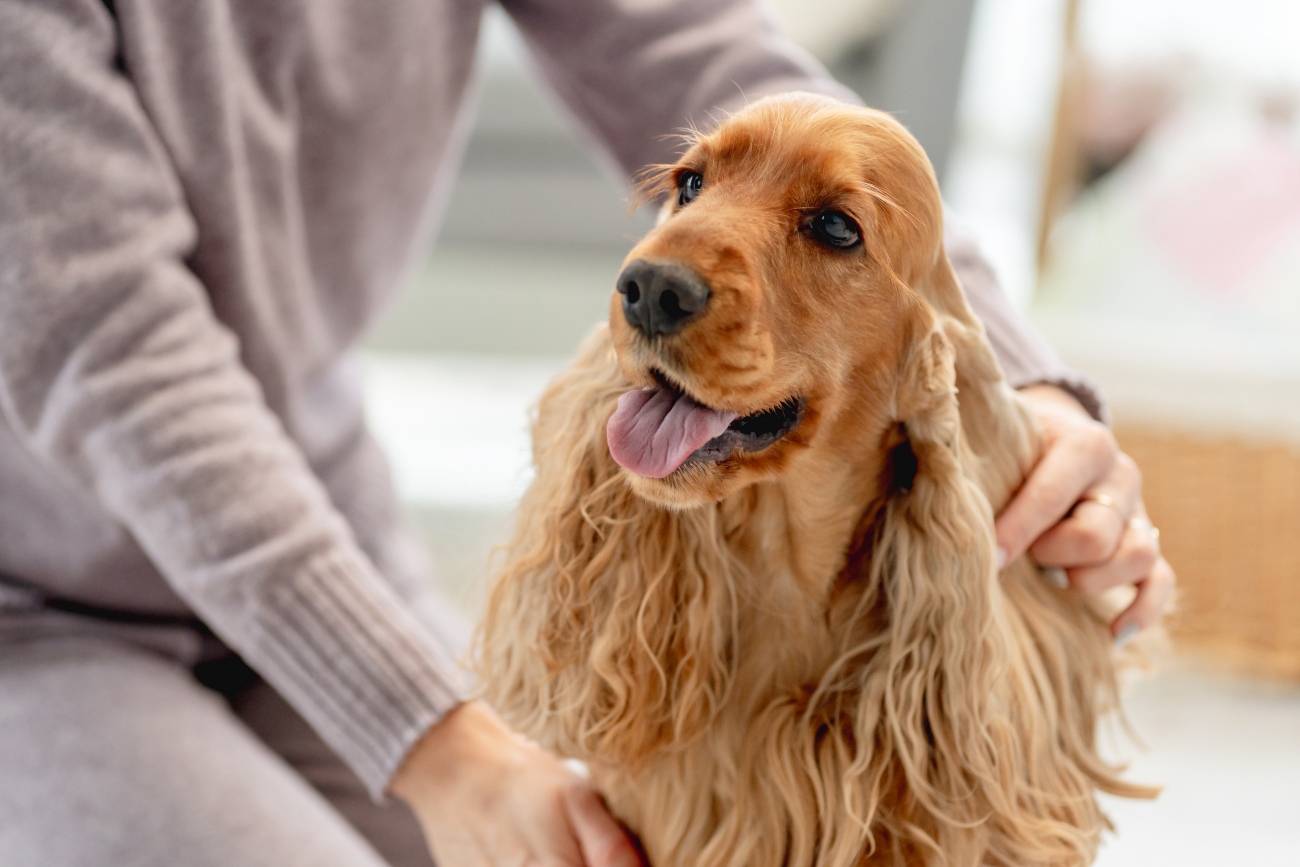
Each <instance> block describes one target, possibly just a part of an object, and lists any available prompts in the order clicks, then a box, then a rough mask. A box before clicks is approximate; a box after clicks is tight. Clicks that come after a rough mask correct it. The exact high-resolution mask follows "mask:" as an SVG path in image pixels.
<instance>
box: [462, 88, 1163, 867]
mask: <svg viewBox="0 0 1300 867" xmlns="http://www.w3.org/2000/svg"><path fill="white" fill-rule="evenodd" d="M685 170H693V171H699V172H701V173H702V174H703V175H704V177H705V186H704V190H703V192H702V193H701V194H700V196H699V198H698V199H697V200H696V201H694V202H692V203H690V204H689V205H686V206H685V207H677V206H676V205H675V204H674V205H672V206H671V207H670V208H669V211H668V213H667V214H666V218H665V219H663V220H662V221H661V224H660V225H659V226H658V227H657V228H656V229H655V230H654V231H653V232H651V233H650V234H649V235H648V236H647V237H646V238H645V239H644V240H643V241H641V242H640V243H639V244H638V245H637V246H636V248H635V249H633V251H632V252H631V253H630V254H629V256H628V259H629V261H630V260H632V259H635V258H658V259H671V260H676V261H680V262H684V263H687V264H688V265H689V266H690V267H692V268H693V269H694V270H695V271H696V272H697V273H699V274H700V275H702V276H703V278H704V279H705V280H706V281H707V282H708V284H709V285H710V286H711V288H712V292H713V295H712V299H711V301H710V304H709V308H708V311H707V313H706V315H704V316H703V317H702V318H700V319H699V320H698V321H696V322H693V323H692V324H691V325H689V326H688V327H687V328H686V329H685V330H683V331H682V332H681V333H680V334H679V335H677V336H673V337H660V338H656V339H655V340H654V341H653V342H651V341H649V340H646V339H644V338H642V337H641V336H640V334H639V333H638V332H634V331H633V329H631V328H630V327H629V326H628V324H627V323H626V322H625V321H624V317H623V316H622V314H621V312H620V310H619V301H618V296H617V295H615V296H614V301H613V305H612V308H611V324H610V327H609V328H601V329H600V330H599V331H598V332H596V333H595V334H593V335H592V337H591V338H589V339H588V340H587V342H586V343H585V345H584V346H583V348H582V350H581V351H580V353H579V356H578V358H577V359H576V361H575V362H574V363H573V365H572V366H571V367H570V368H569V369H568V370H567V371H566V372H564V373H562V374H561V375H560V376H559V377H558V378H557V379H556V380H555V381H554V382H553V383H552V384H551V386H550V387H549V389H548V390H547V392H546V394H545V396H544V397H543V398H542V401H541V404H540V408H539V413H538V417H537V420H536V423H535V426H534V431H533V437H534V455H535V461H536V466H537V478H536V481H535V482H534V483H533V485H532V487H531V489H530V490H529V491H528V493H527V494H526V496H525V497H524V500H523V503H522V505H521V507H520V514H519V519H518V526H517V529H516V531H515V536H514V539H513V541H512V543H511V544H510V546H509V549H508V560H507V562H506V564H505V567H504V570H503V571H502V572H501V574H500V576H499V578H498V579H497V583H496V585H495V587H494V589H493V591H492V595H491V598H490V601H489V606H488V614H487V618H486V621H485V623H484V626H483V628H482V632H481V636H480V666H481V671H482V674H483V675H484V678H485V683H486V684H487V697H488V699H489V700H490V701H491V703H492V704H493V705H494V706H495V707H496V708H497V709H498V710H499V711H500V712H501V713H502V714H503V715H504V716H505V718H506V719H507V720H508V721H509V722H510V723H511V724H513V725H514V726H516V727H517V728H518V729H519V730H520V731H522V732H523V733H525V734H527V735H528V736H530V737H532V738H535V739H536V740H538V741H539V742H541V743H542V744H543V745H545V746H546V747H548V748H550V749H552V750H555V751H556V752H558V753H560V754H561V755H565V756H572V757H575V758H578V759H581V760H583V761H585V762H587V763H588V765H589V766H590V768H591V771H592V774H593V779H594V780H595V781H596V783H597V784H598V785H599V787H600V788H601V790H602V791H603V792H604V793H605V795H606V797H607V798H608V801H609V804H610V807H611V809H612V810H613V811H614V813H615V815H617V816H618V817H619V818H620V819H622V820H623V821H624V822H626V823H627V825H628V826H629V827H630V828H631V829H632V830H633V831H634V832H635V833H637V834H638V835H639V836H640V839H641V841H642V843H643V845H644V847H645V850H646V852H647V854H648V856H649V858H650V861H651V863H652V864H653V865H655V867H687V865H707V867H780V865H790V867H810V865H818V867H847V865H857V864H946V865H956V867H966V865H970V867H974V865H985V864H988V865H1008V867H1010V865H1015V867H1026V865H1079V864H1086V863H1089V862H1091V861H1092V859H1093V857H1094V854H1095V851H1096V846H1097V841H1098V837H1099V834H1100V831H1101V830H1102V828H1103V826H1104V825H1105V818H1104V816H1103V815H1102V813H1101V811H1100V809H1099V808H1098V805H1097V803H1096V798H1095V792H1096V791H1097V790H1098V789H1100V790H1103V791H1107V792H1113V793H1118V794H1123V795H1130V796H1143V795H1147V794H1149V792H1148V791H1147V790H1144V789H1141V788H1139V787H1135V786H1132V785H1129V784H1127V783H1124V782H1122V781H1120V780H1119V779H1118V778H1117V776H1116V770H1115V769H1114V768H1112V767H1109V766H1107V765H1106V764H1105V763H1104V762H1103V761H1102V760H1101V759H1100V758H1099V757H1098V755H1097V753H1096V751H1095V747H1094V740H1095V738H1094V729H1095V725H1096V721H1097V720H1098V717H1099V716H1100V715H1101V714H1103V713H1104V712H1106V711H1107V710H1109V709H1111V708H1112V707H1113V706H1114V701H1115V675H1114V667H1113V663H1112V659H1111V642H1110V636H1109V634H1108V632H1107V629H1106V626H1105V624H1104V622H1103V621H1102V620H1101V619H1100V618H1099V617H1098V616H1096V615H1095V614H1094V613H1093V612H1092V611H1091V610H1090V609H1089V608H1088V607H1087V606H1086V605H1085V604H1083V603H1082V602H1081V601H1080V599H1079V598H1078V597H1077V596H1076V595H1075V594H1072V593H1070V592H1068V591H1060V590H1056V589H1054V588H1052V587H1051V586H1049V585H1048V584H1047V583H1046V582H1045V581H1043V580H1042V578H1041V577H1040V576H1039V575H1038V573H1037V571H1036V568H1035V567H1034V565H1033V564H1031V563H1030V562H1029V560H1027V559H1026V558H1021V559H1019V560H1017V561H1015V562H1013V563H1011V564H1009V565H1008V566H1007V567H1006V568H1005V569H1003V570H1002V572H1001V573H1000V574H999V572H998V570H997V569H996V566H995V563H994V557H995V555H994V543H993V536H992V525H993V515H994V513H995V512H996V511H997V510H998V509H999V508H1001V507H1002V506H1003V505H1004V504H1005V503H1006V501H1007V500H1008V498H1009V496H1010V494H1011V493H1012V492H1013V491H1014V490H1015V489H1016V487H1017V486H1018V485H1019V484H1020V482H1021V481H1022V479H1023V478H1024V476H1025V474H1026V472H1027V470H1028V468H1029V467H1030V466H1031V465H1032V464H1033V462H1034V460H1035V458H1036V454H1037V448H1038V441H1037V434H1036V431H1035V428H1034V425H1033V423H1032V422H1031V420H1030V418H1029V416H1028V415H1027V413H1026V411H1025V410H1024V408H1023V407H1022V406H1021V404H1020V403H1019V401H1018V399H1017V397H1016V395H1015V394H1014V392H1013V391H1011V390H1010V389H1009V388H1008V387H1007V385H1006V384H1005V383H1004V382H1003V380H1002V375H1001V373H1000V371H999V369H998V365H997V362H996V361H995V359H994V356H993V354H992V352H991V350H990V348H989V345H988V343H987V341H986V339H985V337H984V334H983V330H982V328H981V326H980V325H979V323H978V322H977V321H976V320H975V319H974V318H973V317H972V316H971V313H970V311H969V310H968V308H967V306H966V303H965V300H964V298H963V296H962V294H961V291H960V289H959V287H958V284H957V281H956V278H955V276H954V274H953V271H952V268H951V267H950V265H949V263H948V260H947V257H946V256H945V254H944V251H943V245H942V213H941V208H940V202H939V194H938V189H937V186H936V184H935V180H934V175H933V172H932V170H931V168H930V166H929V163H928V161H927V160H926V158H925V155H924V153H923V152H922V151H921V149H920V147H919V146H918V145H917V144H916V142H915V141H914V140H913V139H912V138H911V136H909V135H908V134H907V133H906V131H904V130H903V128H902V127H901V126H899V125H898V124H897V123H896V122H895V121H893V120H892V119H891V118H889V117H888V116H887V115H884V114H881V113H879V112H875V111H870V110H866V109H858V108H851V107H847V106H844V105H842V104H839V103H835V102H833V101H831V100H828V99H825V98H821V97H814V96H809V95H789V96H783V97H779V98H771V99H766V100H763V101H761V102H758V103H755V104H754V105H752V106H750V107H748V108H746V109H745V110H743V111H741V112H740V113H738V114H737V115H735V116H734V117H732V118H730V119H728V120H727V121H726V122H724V123H723V124H722V125H721V126H720V128H718V129H717V130H716V131H714V132H713V133H711V134H709V135H701V136H697V137H694V140H693V143H692V145H691V147H690V148H689V150H688V151H687V152H686V153H685V154H684V155H683V157H682V158H681V160H680V161H679V162H678V163H677V165H676V166H673V167H666V169H665V170H664V172H662V173H661V177H662V178H663V179H664V185H663V189H664V190H671V189H672V188H673V186H674V184H675V181H676V178H677V176H678V173H680V172H682V171H685ZM824 208H835V209H837V210H839V211H842V212H844V213H847V214H849V215H851V216H852V217H853V218H854V219H855V220H856V222H857V223H858V225H859V226H860V227H861V230H862V231H861V234H862V240H863V244H862V246H861V247H860V248H858V249H857V250H856V251H851V250H836V249H830V248H827V247H825V246H823V245H820V244H818V243H816V242H815V241H814V240H811V239H810V238H809V237H808V236H807V232H806V226H805V225H804V221H805V220H806V219H807V215H808V214H811V213H814V212H816V211H817V210H818V209H824ZM652 367H653V368H656V369H658V370H659V371H661V372H662V375H664V376H666V377H668V378H670V379H671V380H672V381H673V382H675V383H676V384H678V385H680V386H681V387H682V388H683V389H685V390H686V391H687V392H688V393H690V394H691V395H692V396H694V397H695V398H696V399H697V400H699V401H700V402H701V403H704V404H706V405H708V406H711V407H714V408H717V409H724V410H731V411H735V412H738V413H740V414H741V415H744V414H747V413H753V412H756V411H759V410H762V409H764V408H767V407H771V406H774V405H776V404H778V403H780V402H781V401H783V400H786V399H787V398H790V397H791V396H795V395H798V396H801V397H802V398H804V399H805V400H806V408H805V411H804V416H803V419H802V422H801V423H800V424H799V426H798V427H797V428H796V429H795V430H793V431H792V432H790V433H789V434H788V435H787V436H786V437H785V438H784V439H783V440H781V441H779V442H777V443H776V444H775V445H772V446H770V447H769V448H767V449H765V450H763V451H761V452H758V453H754V454H746V453H743V452H740V453H737V454H735V455H733V456H732V457H731V458H729V459H727V460H725V461H722V462H721V463H695V464H688V465H687V466H685V467H683V468H682V469H680V470H678V471H677V472H675V473H673V474H672V475H671V476H669V477H668V478H665V479H662V480H655V479H647V478H642V477H639V476H635V475H633V474H631V473H629V472H627V471H625V470H623V469H621V468H620V467H619V466H618V465H617V464H615V462H614V461H613V459H612V458H611V457H610V453H609V448H608V446H607V444H606V438H605V426H606V422H607V420H608V419H609V417H610V415H611V413H612V412H613V410H614V408H615V403H616V401H617V399H618V397H619V396H620V395H621V394H623V393H624V392H626V391H628V390H629V389H631V388H634V387H637V386H646V385H649V384H651V382H652V381H653V380H652V379H651V375H650V369H651V368H652Z"/></svg>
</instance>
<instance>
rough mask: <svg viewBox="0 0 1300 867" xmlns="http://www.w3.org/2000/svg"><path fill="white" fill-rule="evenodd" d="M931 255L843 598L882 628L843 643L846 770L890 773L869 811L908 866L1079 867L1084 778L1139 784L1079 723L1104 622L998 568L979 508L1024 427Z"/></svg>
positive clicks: (1086, 811)
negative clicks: (908, 460) (859, 750)
mask: <svg viewBox="0 0 1300 867" xmlns="http://www.w3.org/2000/svg"><path fill="white" fill-rule="evenodd" d="M939 259H940V261H939V262H937V263H936V265H935V268H934V269H933V271H932V272H931V273H930V274H929V275H928V277H927V279H926V281H925V282H924V283H922V284H921V285H918V286H916V287H914V288H915V289H916V290H917V292H918V294H920V295H921V296H922V297H923V298H925V299H926V300H927V301H929V302H930V304H931V306H932V307H933V309H934V310H935V324H934V328H933V330H931V331H930V333H929V334H928V335H927V336H926V337H924V338H923V339H922V340H921V341H920V342H919V343H918V344H917V345H916V347H915V350H914V352H913V354H912V357H911V358H910V360H909V362H908V363H907V364H906V365H905V368H904V373H903V376H902V380H901V382H900V390H899V413H900V417H901V418H902V419H903V428H904V430H905V433H906V437H907V440H908V442H909V444H910V446H911V450H912V452H913V454H914V455H915V459H916V473H915V476H914V478H913V480H912V483H911V486H910V489H909V490H906V491H904V492H900V493H899V494H898V495H896V496H895V497H893V498H892V499H891V500H890V502H888V503H887V504H886V506H885V508H884V511H883V515H882V517H881V518H880V520H879V522H878V524H877V530H876V533H875V535H874V544H873V545H872V548H873V550H872V553H871V560H870V566H869V576H870V577H869V582H868V584H869V586H870V587H871V588H872V591H871V592H870V593H868V594H866V595H864V596H863V597H862V599H861V601H860V602H859V606H862V605H864V604H873V605H875V606H877V607H878V608H881V609H883V612H881V613H879V614H877V616H876V617H874V618H861V619H860V621H859V622H861V623H864V624H866V623H872V622H873V621H874V622H876V623H879V622H880V621H881V620H883V622H884V624H885V626H884V628H885V630H887V633H888V635H887V637H884V638H875V639H874V640H873V637H872V636H871V635H870V634H862V635H859V636H857V639H856V640H857V641H858V642H859V646H866V645H873V646H874V647H875V648H876V649H875V652H874V653H873V654H872V655H871V656H870V658H869V659H867V660H866V661H865V664H864V665H863V666H862V667H861V668H860V677H859V680H858V683H857V684H855V687H854V689H855V691H856V692H857V694H858V696H859V699H860V704H859V706H858V708H857V715H856V716H857V718H856V721H855V722H856V724H855V727H854V728H855V732H854V734H855V741H856V742H857V743H865V744H870V745H871V746H872V749H873V750H875V751H877V754H878V757H877V758H872V759H867V758H866V757H861V758H859V760H858V761H857V762H856V763H855V764H856V765H860V766H862V767H863V770H865V771H866V772H867V775H868V776H869V777H872V778H873V780H872V787H871V788H872V789H873V790H879V789H880V788H881V787H884V786H887V785H888V784H889V781H890V780H891V779H898V780H899V781H900V782H902V783H903V787H904V789H905V791H906V795H905V797H903V798H902V799H901V800H900V801H899V802H898V803H897V804H890V803H888V802H885V803H882V804H881V806H880V809H879V812H878V814H877V816H876V817H875V818H876V821H877V822H878V823H879V824H880V826H881V827H882V828H884V829H885V830H886V831H887V832H888V834H889V835H890V836H891V837H893V838H895V839H896V840H900V841H903V840H905V841H909V847H908V848H913V849H914V851H915V852H916V853H917V854H918V856H921V859H922V860H924V861H925V862H926V863H936V864H953V865H970V867H975V865H983V864H999V865H1001V864H1005V865H1031V864H1032V865H1038V864H1043V865H1048V864H1051V865H1057V864H1087V863H1091V861H1092V859H1093V857H1094V856H1095V849H1096V845H1097V842H1098V837H1099V834H1100V831H1101V830H1102V828H1103V827H1104V826H1105V824H1106V819H1105V817H1104V816H1103V815H1102V813H1101V812H1100V810H1099V808H1098V806H1097V804H1096V799H1095V797H1094V789H1096V788H1100V789H1102V790H1104V791H1108V792H1112V793H1116V794H1123V795H1127V796H1136V797H1142V796H1147V797H1149V796H1151V794H1153V793H1152V792H1151V791H1150V790H1146V789H1143V788H1141V787H1136V786H1132V785H1129V784H1126V783H1123V782H1121V781H1120V780H1119V779H1118V778H1117V776H1116V773H1117V771H1116V769H1114V768H1111V767H1109V766H1107V765H1106V764H1105V763H1104V762H1103V761H1102V760H1101V759H1100V758H1099V757H1098V756H1097V754H1096V751H1095V747H1094V727H1095V722H1096V720H1097V719H1098V716H1099V715H1100V714H1102V713H1104V712H1105V711H1107V710H1110V709H1112V708H1114V707H1115V706H1116V701H1115V681H1114V668H1113V664H1112V662H1111V659H1110V653H1111V649H1110V638H1109V634H1108V632H1107V631H1106V628H1105V625H1104V623H1103V622H1102V621H1101V620H1100V619H1099V618H1097V617H1096V616H1095V615H1093V614H1092V612H1091V611H1090V610H1089V609H1088V608H1087V607H1086V605H1084V604H1083V603H1081V602H1080V601H1079V600H1078V599H1077V597H1075V596H1073V595H1071V594H1069V593H1068V592H1062V591H1058V590H1055V589H1053V588H1051V587H1050V586H1049V585H1047V583H1046V582H1044V581H1043V580H1042V579H1041V577H1040V576H1039V575H1038V574H1037V568H1036V567H1035V566H1033V565H1032V564H1031V563H1030V562H1029V561H1028V560H1027V559H1026V558H1021V559H1020V560H1018V561H1017V562H1015V563H1013V564H1011V565H1010V566H1009V567H1008V568H1007V569H1005V570H1004V571H1003V572H1002V574H1001V575H999V573H998V570H997V568H996V564H995V553H994V542H993V537H992V531H991V528H992V525H993V515H994V509H995V508H1000V507H1001V506H1002V505H1003V504H1004V503H1005V502H1006V500H1007V498H1008V497H1009V495H1010V494H1011V493H1012V492H1013V489H1014V487H1015V486H1016V485H1018V484H1019V481H1020V480H1021V479H1022V478H1023V477H1024V474H1025V473H1026V472H1027V470H1028V468H1029V467H1030V466H1031V465H1032V462H1033V459H1034V457H1035V455H1036V449H1037V447H1038V444H1037V434H1036V431H1035V429H1034V426H1033V424H1032V422H1031V420H1030V419H1029V417H1028V415H1027V414H1026V412H1025V411H1024V409H1023V407H1022V406H1021V405H1020V404H1019V402H1018V401H1017V399H1016V398H1015V395H1014V394H1013V393H1012V392H1011V391H1010V390H1009V389H1008V388H1007V386H1006V385H1005V383H1004V382H1003V380H1002V376H1001V373H1000V371H999V369H998V367H997V363H996V361H995V360H994V357H993V355H992V352H991V350H990V349H989V347H988V344H987V341H986V340H985V339H984V337H983V334H982V330H981V328H980V326H979V324H978V323H977V322H975V320H974V319H973V318H972V317H971V315H970V313H969V311H968V310H967V309H966V306H965V302H964V300H963V299H962V296H961V294H960V291H959V289H958V287H957V283H956V278H955V276H954V275H953V274H952V270H951V267H950V266H949V265H948V262H947V260H946V257H943V256H942V255H941V256H940V257H939ZM876 594H879V595H878V596H877V595H876ZM886 756H890V757H892V762H893V763H894V767H892V768H891V767H890V766H889V764H890V762H889V761H888V760H886V759H885V758H884V757H886ZM922 853H924V855H922Z"/></svg>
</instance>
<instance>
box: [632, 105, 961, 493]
mask: <svg viewBox="0 0 1300 867" xmlns="http://www.w3.org/2000/svg"><path fill="white" fill-rule="evenodd" d="M653 182H654V183H655V185H656V186H655V187H654V189H655V191H656V192H658V193H661V194H668V196H669V198H668V200H667V202H666V204H665V206H664V211H663V215H662V218H661V220H660V223H659V225H658V226H657V227H656V228H655V229H654V231H652V232H651V233H650V234H649V235H648V236H646V238H645V239H644V240H642V241H641V242H640V243H639V244H637V245H636V247H634V248H633V250H632V251H631V253H629V254H628V257H627V259H626V261H625V264H624V268H623V271H622V273H621V274H620V276H619V278H618V282H617V288H616V291H615V292H614V294H613V297H612V299H611V304H610V327H611V331H612V334H613V339H614V345H615V348H616V351H617V355H618V363H619V366H620V368H621V369H622V371H623V373H624V375H625V376H626V377H627V378H628V379H629V380H630V381H631V382H632V383H633V384H635V385H637V386H639V387H640V389H641V390H639V391H634V392H630V393H629V394H627V395H625V396H624V397H623V398H622V400H621V401H620V404H619V410H618V411H617V412H616V413H615V415H614V418H613V419H612V420H611V423H610V427H609V444H610V447H611V451H612V453H613V454H614V457H615V459H616V460H618V462H619V463H620V464H622V465H623V466H624V468H625V470H626V473H625V474H626V476H627V478H628V479H629V480H630V481H631V482H632V485H633V487H634V489H635V490H636V491H637V492H638V493H639V494H641V495H642V496H645V497H647V498H648V499H650V500H652V501H655V502H659V503H662V504H665V505H673V506H693V505H699V504H702V503H704V502H710V501H714V500H718V499H720V498H722V497H725V496H727V495H729V494H731V493H733V492H735V491H736V490H738V489H739V488H741V487H744V486H746V485H749V484H752V483H754V482H757V481H761V480H764V479H771V478H774V477H776V476H779V475H781V474H782V473H783V472H784V471H786V470H787V469H788V468H789V467H790V465H791V464H792V462H795V461H797V460H798V456H799V455H800V454H801V453H805V452H807V451H808V450H809V449H810V448H813V449H815V448H821V447H828V448H834V447H837V446H843V447H846V448H847V447H848V443H847V442H846V440H850V441H855V443H856V444H858V445H860V444H861V440H862V439H863V438H878V437H879V436H881V435H882V432H884V431H887V430H888V428H889V426H890V424H891V423H892V422H895V421H897V420H898V418H899V417H900V416H899V408H898V400H899V394H898V384H899V383H900V382H902V381H903V379H904V377H903V376H902V371H901V369H900V365H902V364H904V363H905V362H906V360H907V359H908V358H909V356H910V354H911V350H912V348H913V346H914V345H915V343H916V341H917V340H918V339H919V338H920V337H922V336H924V335H925V334H927V333H929V331H930V330H931V329H932V328H933V323H934V311H935V309H936V308H938V309H943V308H945V307H947V306H950V305H952V304H954V303H955V304H958V305H961V304H962V302H961V301H960V300H956V301H954V299H953V298H952V297H950V296H951V294H952V293H954V292H956V286H955V283H954V282H953V281H952V277H951V269H950V268H949V266H948V263H947V259H946V257H945V256H944V253H943V247H942V213H941V205H940V200H939V193H938V187H937V185H936V183H935V178H934V173H933V171H932V169H931V168H930V163H929V161H928V160H927V159H926V156H925V153H924V152H923V151H922V149H921V148H920V146H919V145H918V144H917V143H916V141H915V139H913V138H912V137H911V135H909V134H908V133H907V131H906V130H905V129H904V128H903V127H902V126H901V125H900V124H898V123H897V122H896V121H895V120H893V119H892V118H890V117H889V116H888V115H886V114H883V113H881V112H878V111H873V110H870V109H864V108H857V107H852V106H847V105H844V104H842V103H839V102H836V101H834V100H831V99H829V98H826V97H820V96H813V95H809V94H793V95H790V94H787V95H783V96H780V97H773V98H768V99H764V100H762V101H760V102H757V103H755V104H753V105H751V106H749V107H748V108H746V109H744V110H742V111H740V112H739V113H737V114H736V115H734V116H733V117H731V118H730V119H728V120H727V121H726V122H724V123H723V124H721V125H720V126H719V127H718V128H717V129H716V130H715V131H714V132H712V133H710V134H708V135H701V136H698V137H696V138H695V139H694V140H693V142H692V143H691V145H690V147H689V149H688V150H687V151H686V152H685V153H684V154H683V155H682V157H681V158H680V159H679V160H678V161H677V163H676V164H675V165H672V166H666V167H663V168H662V169H661V170H660V171H659V172H658V173H657V175H656V176H655V178H654V179H653ZM962 309H963V310H964V306H963V307H962ZM864 398H869V399H864ZM832 431H841V432H842V433H844V434H845V436H837V435H834V434H833V433H832Z"/></svg>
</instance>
